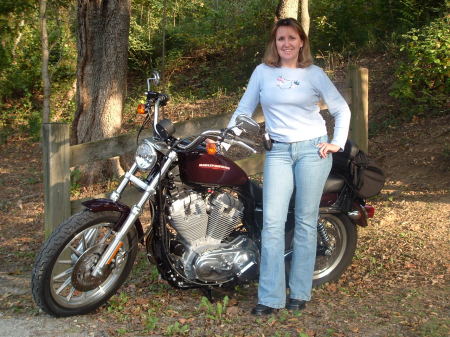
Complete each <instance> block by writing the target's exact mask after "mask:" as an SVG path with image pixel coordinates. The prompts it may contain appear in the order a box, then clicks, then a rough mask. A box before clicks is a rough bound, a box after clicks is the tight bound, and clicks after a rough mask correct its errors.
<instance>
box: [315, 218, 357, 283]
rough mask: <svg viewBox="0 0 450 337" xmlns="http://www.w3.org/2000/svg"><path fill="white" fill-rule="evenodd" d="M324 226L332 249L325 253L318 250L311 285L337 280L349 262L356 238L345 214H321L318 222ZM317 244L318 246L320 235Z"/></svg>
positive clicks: (352, 225)
mask: <svg viewBox="0 0 450 337" xmlns="http://www.w3.org/2000/svg"><path fill="white" fill-rule="evenodd" d="M320 221H322V224H323V225H324V227H325V230H326V232H327V235H328V238H329V240H330V243H331V246H332V249H331V251H330V252H327V253H328V254H330V255H326V254H325V253H322V254H321V252H320V251H319V250H318V252H317V255H316V264H315V267H314V274H313V286H314V287H318V286H320V285H322V284H324V283H326V282H333V281H337V280H338V279H339V278H340V276H341V275H342V273H344V271H345V270H346V269H347V267H348V266H349V265H350V264H351V262H352V259H353V255H354V254H355V250H356V243H357V239H358V235H357V231H356V226H355V225H354V224H353V223H352V222H351V221H350V219H349V218H348V217H346V216H345V215H342V214H340V215H333V214H321V215H320V217H319V222H320ZM317 237H318V246H319V247H320V244H321V243H320V239H321V238H320V235H319V233H318V234H317Z"/></svg>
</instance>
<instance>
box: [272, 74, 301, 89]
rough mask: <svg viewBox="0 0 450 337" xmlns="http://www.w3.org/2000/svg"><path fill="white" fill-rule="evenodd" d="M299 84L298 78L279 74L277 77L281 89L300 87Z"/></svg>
mask: <svg viewBox="0 0 450 337" xmlns="http://www.w3.org/2000/svg"><path fill="white" fill-rule="evenodd" d="M299 85H300V82H299V81H296V80H288V79H286V78H284V77H283V76H278V78H277V86H278V87H279V88H281V89H292V88H296V87H298V86H299Z"/></svg>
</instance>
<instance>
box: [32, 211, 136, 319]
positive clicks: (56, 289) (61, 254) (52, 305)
mask: <svg viewBox="0 0 450 337" xmlns="http://www.w3.org/2000/svg"><path fill="white" fill-rule="evenodd" d="M120 215H121V214H120V213H118V212H98V213H94V212H91V211H88V210H85V211H83V212H80V213H77V214H75V215H73V216H72V217H71V218H69V219H68V220H66V221H65V222H64V223H62V224H61V225H60V226H59V227H58V228H57V229H56V230H55V231H54V232H53V233H52V235H51V236H50V238H49V239H48V240H47V242H46V243H45V245H44V247H43V248H42V250H41V252H40V253H39V255H38V257H37V258H36V262H35V265H34V268H33V274H32V279H31V286H32V292H33V298H34V300H35V302H36V303H37V305H38V306H39V307H40V308H41V309H42V310H44V311H45V312H47V313H49V314H51V315H53V316H71V315H79V314H85V313H88V312H90V311H92V310H94V309H96V308H97V307H99V306H100V305H101V304H103V303H104V302H106V301H107V300H108V299H109V298H110V297H111V296H112V295H113V294H114V293H115V292H116V290H117V289H118V288H119V287H120V286H121V285H122V283H123V282H124V281H125V280H126V278H127V277H128V275H129V273H130V271H131V268H132V266H133V263H134V260H135V258H136V253H137V234H136V231H135V230H134V229H133V230H131V231H130V232H129V233H128V235H127V236H126V238H125V239H124V240H123V241H122V246H121V247H120V249H119V250H118V253H117V255H116V256H115V258H114V259H113V261H112V262H111V263H110V265H109V267H107V268H106V269H105V270H104V271H103V273H102V276H98V277H93V276H92V273H91V272H92V270H93V267H94V266H95V264H96V263H97V261H98V260H99V258H100V256H101V254H102V253H103V252H104V251H105V249H106V247H107V246H108V245H109V244H110V243H111V242H112V240H113V239H114V236H115V232H114V230H113V228H114V226H115V224H116V223H117V222H118V221H119V218H120Z"/></svg>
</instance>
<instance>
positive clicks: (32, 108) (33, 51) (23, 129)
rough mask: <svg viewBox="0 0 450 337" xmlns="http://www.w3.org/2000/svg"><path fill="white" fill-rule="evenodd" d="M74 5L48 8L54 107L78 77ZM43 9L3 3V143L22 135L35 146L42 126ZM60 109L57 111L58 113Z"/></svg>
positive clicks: (21, 1)
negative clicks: (15, 135)
mask: <svg viewBox="0 0 450 337" xmlns="http://www.w3.org/2000/svg"><path fill="white" fill-rule="evenodd" d="M71 6H72V4H71V3H70V2H69V3H66V2H63V1H50V2H48V12H47V25H48V38H49V47H50V50H49V51H50V55H49V70H50V76H51V79H52V82H53V83H55V85H54V87H53V89H54V90H53V92H52V98H53V100H54V101H56V102H57V101H60V100H61V96H64V93H65V92H64V91H63V90H64V88H66V87H67V85H66V83H67V82H70V83H72V81H73V79H74V77H75V65H76V64H75V62H76V47H75V38H74V35H73V15H72V14H71V13H73V12H72V11H71V10H72V8H71ZM39 22H40V21H39V3H38V2H37V1H32V0H14V1H13V0H7V1H2V2H1V3H0V26H1V27H2V29H0V39H1V43H0V141H3V142H4V141H6V139H7V138H8V137H9V136H10V135H12V134H15V133H17V131H19V132H20V133H25V134H27V135H29V136H31V140H32V141H37V140H38V139H39V134H40V126H41V122H42V121H41V119H42V118H41V106H42V93H41V90H42V89H41V40H40V30H39ZM58 107H59V106H58V105H56V106H55V108H58Z"/></svg>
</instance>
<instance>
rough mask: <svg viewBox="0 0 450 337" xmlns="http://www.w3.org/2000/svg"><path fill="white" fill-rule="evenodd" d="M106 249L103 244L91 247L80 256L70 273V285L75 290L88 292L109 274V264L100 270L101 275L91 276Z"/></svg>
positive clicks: (110, 268)
mask: <svg viewBox="0 0 450 337" xmlns="http://www.w3.org/2000/svg"><path fill="white" fill-rule="evenodd" d="M106 247H107V245H105V244H103V245H96V246H93V247H91V248H89V249H88V250H86V251H85V252H84V253H83V255H81V256H80V258H79V259H78V261H77V263H76V264H75V266H74V267H73V271H72V285H73V286H74V288H75V289H76V290H79V291H89V290H92V289H95V288H97V287H98V286H99V285H100V284H102V283H103V282H104V281H105V280H106V279H107V278H108V276H109V275H110V274H111V271H112V267H111V264H109V265H107V266H105V268H104V269H103V270H102V273H101V275H98V276H96V277H94V276H93V275H92V271H93V270H94V267H95V265H96V264H97V262H98V261H99V260H100V257H101V255H102V253H103V252H104V251H105V249H106Z"/></svg>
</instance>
